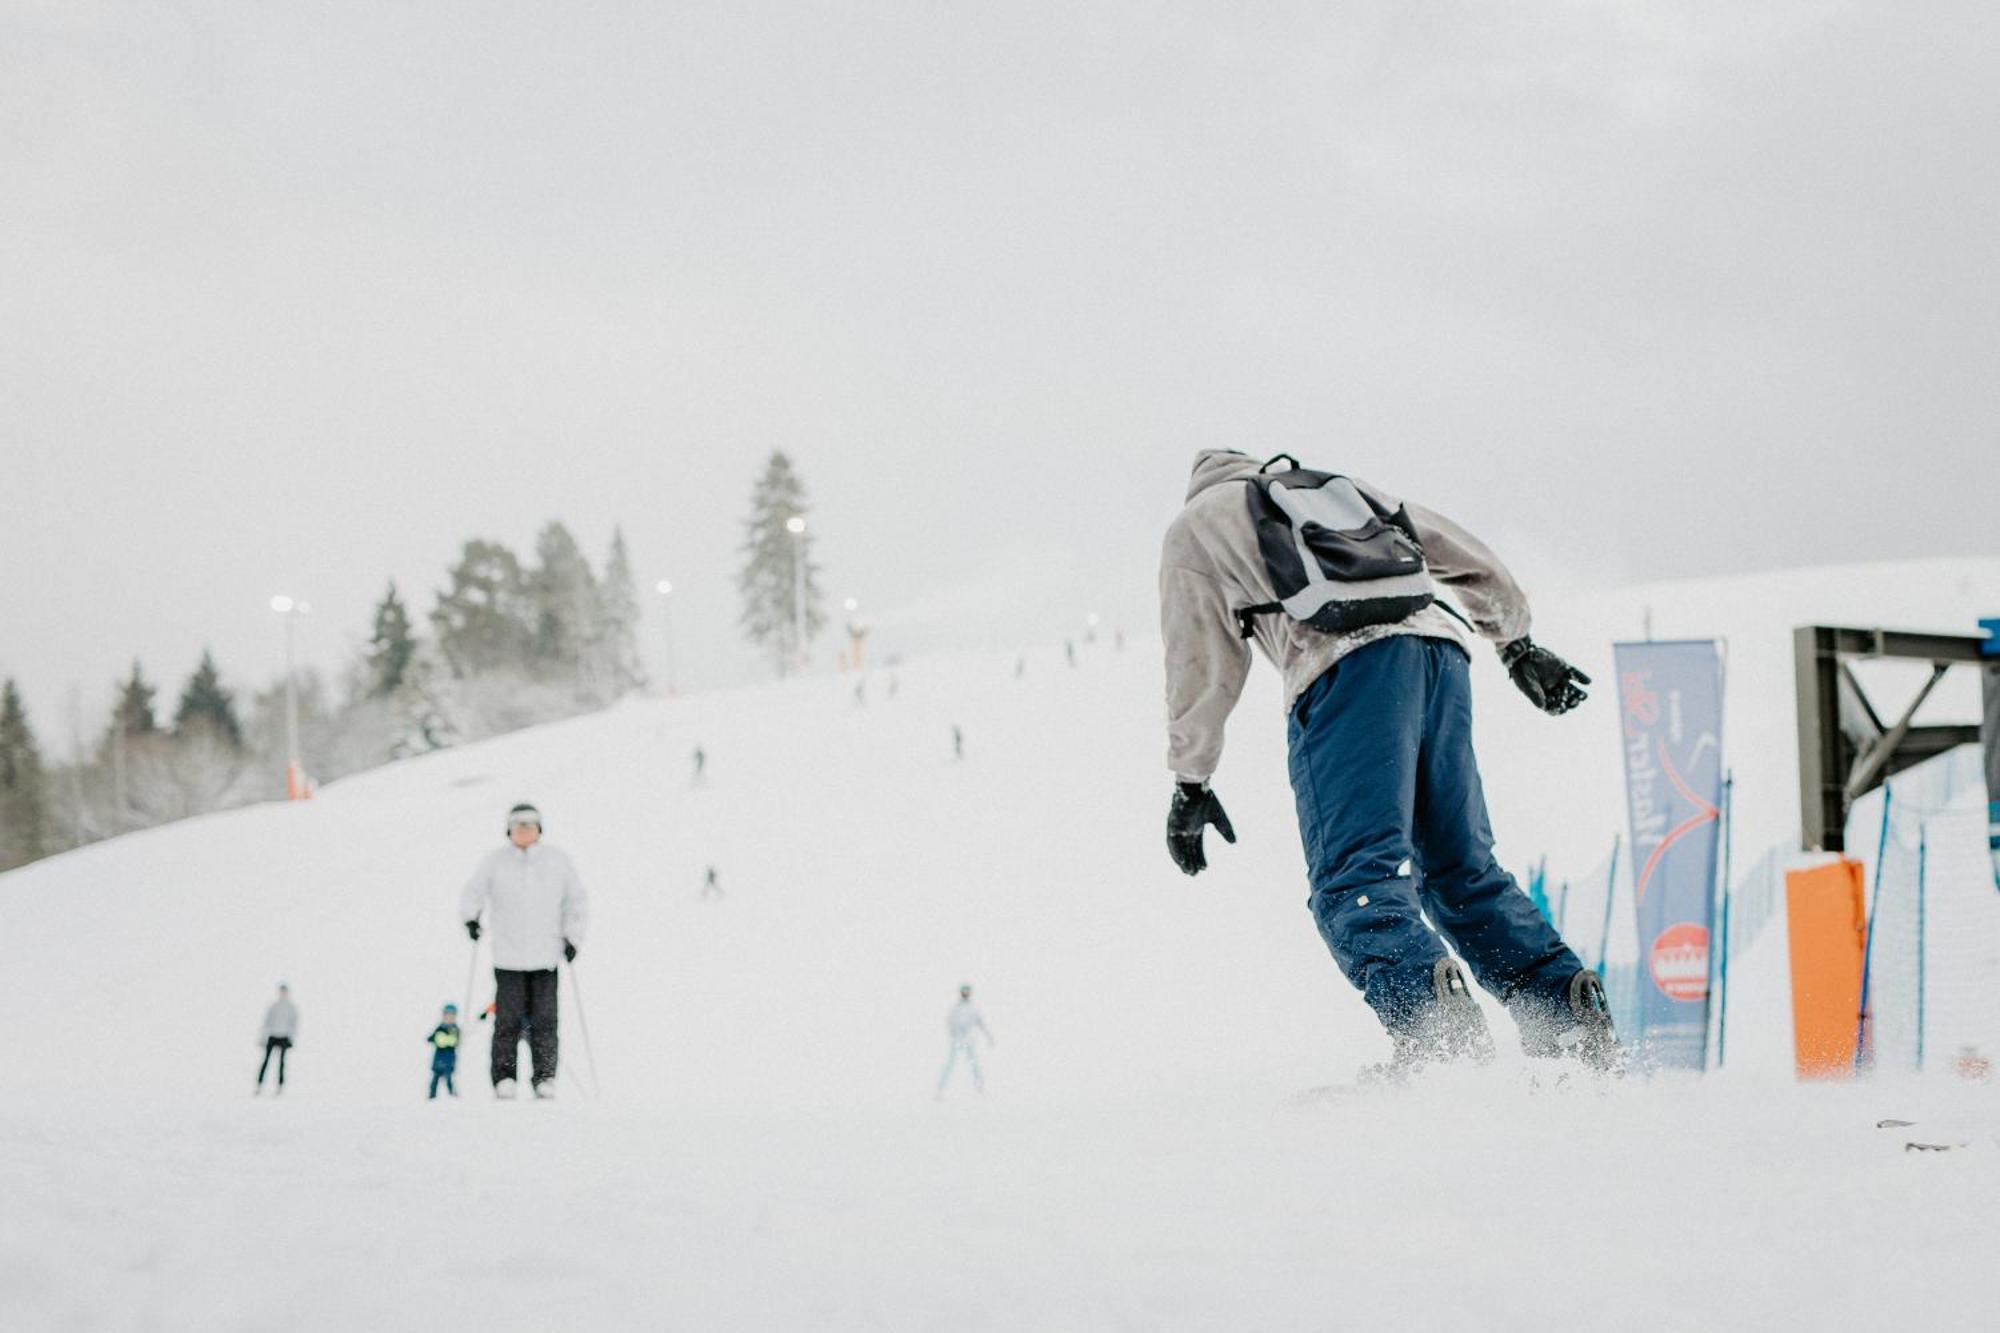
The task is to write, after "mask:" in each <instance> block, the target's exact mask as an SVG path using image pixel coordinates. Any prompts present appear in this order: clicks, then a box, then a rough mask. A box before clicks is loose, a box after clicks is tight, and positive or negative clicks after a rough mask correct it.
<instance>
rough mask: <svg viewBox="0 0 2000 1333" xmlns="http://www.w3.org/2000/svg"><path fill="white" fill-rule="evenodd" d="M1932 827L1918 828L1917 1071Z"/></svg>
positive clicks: (1921, 1056) (1920, 1057)
mask: <svg viewBox="0 0 2000 1333" xmlns="http://www.w3.org/2000/svg"><path fill="white" fill-rule="evenodd" d="M1929 853H1930V829H1929V828H1928V827H1926V826H1923V825H1919V826H1918V830H1917V1072H1918V1073H1919V1074H1921V1073H1923V1072H1924V882H1925V880H1926V879H1927V878H1928V876H1927V875H1926V874H1925V864H1924V863H1925V862H1926V861H1927V860H1929Z"/></svg>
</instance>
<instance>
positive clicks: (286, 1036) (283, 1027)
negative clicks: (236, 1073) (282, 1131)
mask: <svg viewBox="0 0 2000 1333" xmlns="http://www.w3.org/2000/svg"><path fill="white" fill-rule="evenodd" d="M262 1035H263V1039H264V1062H263V1063H262V1064H260V1065H258V1066H257V1091H256V1094H255V1095H256V1096H259V1097H261V1096H263V1095H264V1075H265V1073H266V1072H268V1071H269V1069H270V1068H271V1057H272V1056H273V1055H276V1056H277V1057H278V1091H277V1095H278V1096H281V1097H282V1096H283V1095H284V1092H285V1056H286V1054H287V1053H288V1052H289V1051H290V1050H291V1049H292V1045H293V1043H294V1042H296V1041H297V1040H298V1039H299V1007H298V1006H297V1005H296V1004H293V1003H292V988H291V987H290V986H287V985H285V984H284V983H283V982H282V981H281V982H279V983H278V998H277V999H275V1000H273V1001H271V1007H270V1008H268V1009H266V1010H265V1011H264V1029H263V1033H262Z"/></svg>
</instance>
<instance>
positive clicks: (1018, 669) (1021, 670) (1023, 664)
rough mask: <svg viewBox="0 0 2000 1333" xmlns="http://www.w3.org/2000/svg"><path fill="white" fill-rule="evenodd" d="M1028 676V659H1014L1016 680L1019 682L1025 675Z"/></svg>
mask: <svg viewBox="0 0 2000 1333" xmlns="http://www.w3.org/2000/svg"><path fill="white" fill-rule="evenodd" d="M1027 674H1028V659H1027V658H1025V657H1017V658H1015V659H1014V679H1015V680H1019V679H1021V677H1023V676H1025V675H1027Z"/></svg>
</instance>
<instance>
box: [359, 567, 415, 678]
mask: <svg viewBox="0 0 2000 1333" xmlns="http://www.w3.org/2000/svg"><path fill="white" fill-rule="evenodd" d="M415 651H416V635H415V634H414V633H412V632H411V629H410V612H409V610H408V608H406V607H405V606H404V605H403V599H402V597H400V596H399V595H398V594H397V592H396V585H395V583H394V582H393V581H392V582H391V583H390V584H389V590H388V592H386V593H384V594H383V595H382V600H381V601H380V602H378V603H376V605H375V633H374V634H373V635H372V636H370V637H369V640H368V690H367V694H368V697H369V698H372V699H386V698H388V697H389V696H390V695H393V694H394V693H395V692H396V687H397V686H398V685H401V684H402V683H403V672H404V671H406V670H407V669H408V668H409V665H410V654H411V653H413V652H415Z"/></svg>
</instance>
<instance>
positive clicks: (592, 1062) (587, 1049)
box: [569, 958, 603, 1101]
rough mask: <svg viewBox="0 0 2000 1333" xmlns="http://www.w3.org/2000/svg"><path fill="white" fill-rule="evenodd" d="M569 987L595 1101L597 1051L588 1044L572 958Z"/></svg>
mask: <svg viewBox="0 0 2000 1333" xmlns="http://www.w3.org/2000/svg"><path fill="white" fill-rule="evenodd" d="M569 989H570V993H571V994H572V995H574V996H576V1030H577V1031H578V1032H580V1033H582V1034H583V1056H584V1061H585V1063H587V1064H588V1065H589V1066H590V1088H591V1092H590V1099H591V1100H592V1101H596V1100H597V1090H598V1089H599V1088H601V1087H602V1086H603V1080H601V1079H600V1078H599V1077H598V1076H597V1052H596V1051H595V1050H593V1049H591V1045H590V1023H589V1022H588V1021H587V1020H586V1019H585V1018H584V1016H583V983H582V982H580V981H578V980H577V970H576V960H575V959H574V958H572V959H571V960H570V963H569Z"/></svg>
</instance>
